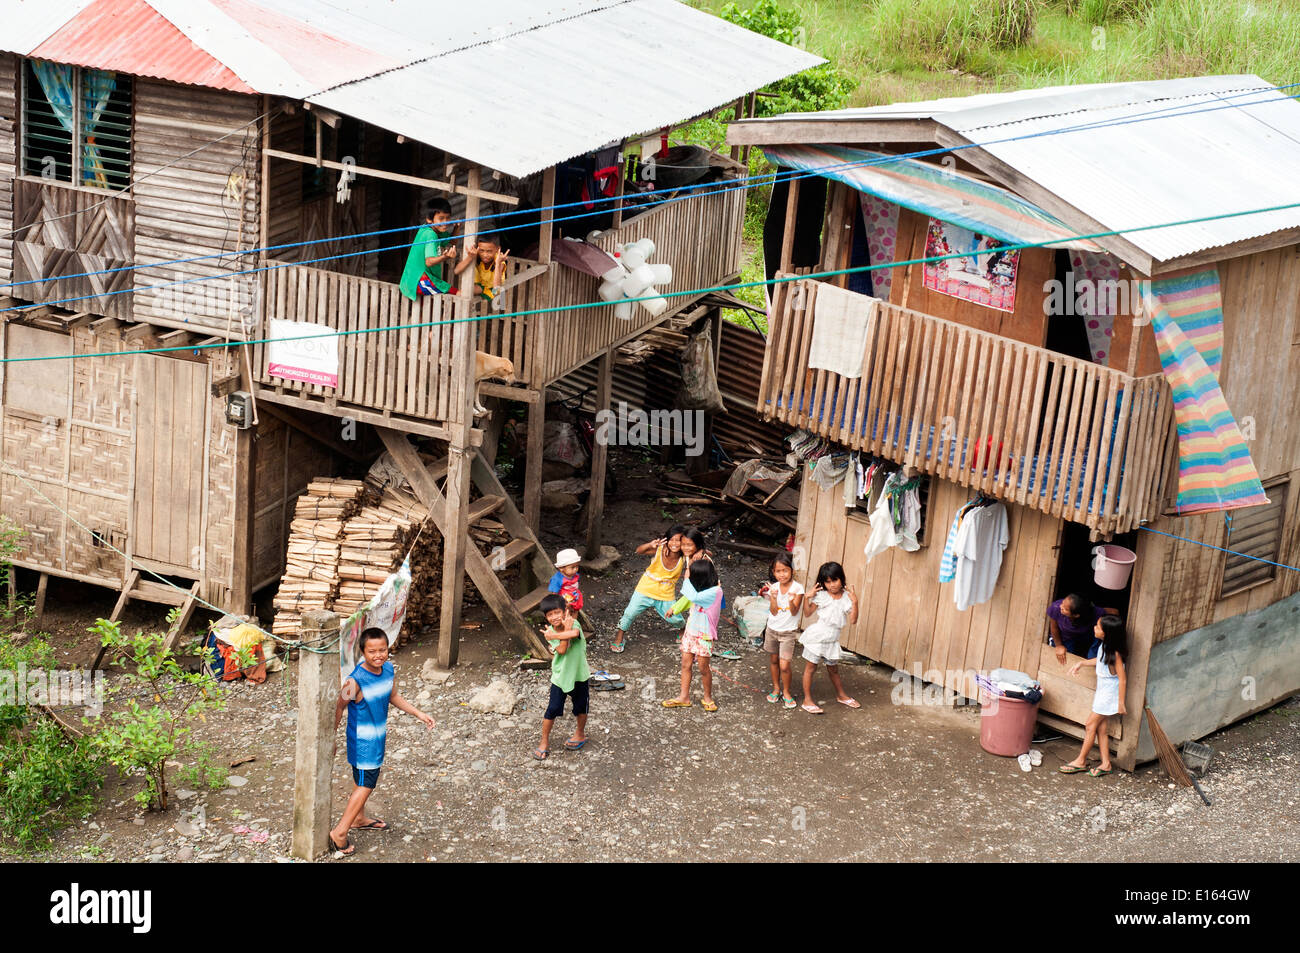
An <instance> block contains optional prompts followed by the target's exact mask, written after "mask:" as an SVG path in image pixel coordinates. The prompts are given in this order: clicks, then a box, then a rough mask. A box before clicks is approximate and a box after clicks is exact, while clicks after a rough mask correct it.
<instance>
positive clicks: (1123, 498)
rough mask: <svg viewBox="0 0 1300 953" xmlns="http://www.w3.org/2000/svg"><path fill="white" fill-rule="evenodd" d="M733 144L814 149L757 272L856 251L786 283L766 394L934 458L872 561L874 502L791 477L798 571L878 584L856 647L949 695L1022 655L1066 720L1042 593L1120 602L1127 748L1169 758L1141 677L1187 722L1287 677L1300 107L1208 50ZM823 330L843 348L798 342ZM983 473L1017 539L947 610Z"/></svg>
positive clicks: (1122, 743) (778, 202) (1299, 653)
mask: <svg viewBox="0 0 1300 953" xmlns="http://www.w3.org/2000/svg"><path fill="white" fill-rule="evenodd" d="M729 141H730V142H732V143H735V144H744V145H750V146H759V147H762V148H763V149H764V150H766V152H767V154H768V156H769V157H770V158H771V159H772V160H773V161H774V162H776V163H777V164H778V165H780V166H782V167H784V168H786V169H788V170H790V172H791V174H792V175H800V176H801V177H798V178H790V179H789V180H788V182H786V183H783V184H781V185H779V186H778V188H777V191H776V194H775V195H774V197H773V201H772V205H771V211H770V213H769V219H768V234H767V245H766V248H767V251H768V267H769V270H770V271H771V272H772V273H773V274H774V275H778V276H780V277H783V278H784V277H788V276H795V275H798V274H800V273H804V274H814V275H816V274H817V273H822V272H844V271H847V272H848V273H836V274H830V275H823V276H822V277H813V278H808V279H797V280H792V281H788V282H782V283H779V284H777V285H776V286H774V287H773V289H772V296H771V306H770V321H769V325H770V326H769V335H768V341H767V355H766V361H765V364H764V370H763V380H762V385H761V393H760V396H759V402H758V409H759V411H760V413H762V414H764V415H765V416H766V417H767V418H768V419H771V420H772V421H774V422H780V423H783V424H785V425H786V426H787V427H789V428H791V429H794V428H802V429H803V430H806V431H809V432H810V433H811V434H813V435H817V436H820V437H822V438H823V439H824V440H825V441H827V443H828V445H829V447H828V449H830V450H831V451H836V450H839V451H853V452H857V453H858V454H859V455H860V457H859V459H860V460H862V461H864V462H868V463H869V462H870V461H872V460H878V461H880V462H882V463H883V465H884V466H885V467H886V468H896V467H905V468H910V472H909V473H906V474H905V476H907V475H911V473H915V474H916V475H919V476H920V478H921V484H920V500H921V503H922V509H923V513H922V533H921V538H920V542H921V545H920V547H919V548H918V549H916V550H915V551H904V550H903V549H901V548H898V547H895V548H892V549H889V550H887V551H885V552H883V553H881V554H879V555H876V556H874V558H872V559H870V560H867V559H866V558H865V555H864V548H865V544H866V541H867V539H868V537H869V535H870V532H871V524H870V522H869V521H868V513H867V511H866V509H865V508H864V507H863V504H862V502H861V501H860V500H856V499H851V500H850V502H849V503H848V504H846V502H845V495H844V493H842V492H841V486H834V487H832V488H830V489H822V488H821V487H819V485H818V482H817V481H816V480H811V479H809V480H805V481H804V484H803V486H804V489H803V491H802V500H801V507H800V513H799V529H798V534H797V542H798V545H799V546H800V547H802V548H801V550H800V552H801V553H802V554H803V555H804V570H803V571H804V572H805V573H806V574H807V575H808V579H807V582H809V583H811V581H812V578H811V576H812V574H813V573H815V572H816V569H817V566H818V565H819V564H820V563H822V562H823V561H826V560H836V561H838V562H841V563H842V564H843V565H844V566H845V568H846V570H847V571H848V574H849V580H850V582H851V583H853V584H854V585H856V586H857V589H858V591H859V593H860V594H861V596H862V613H861V617H860V620H859V622H858V623H857V625H856V626H854V627H851V629H849V630H846V633H847V635H846V646H847V647H848V648H851V649H853V650H854V651H857V652H859V653H861V654H864V655H866V656H869V657H871V658H873V659H877V660H880V661H882V662H885V663H888V664H890V665H893V666H895V667H896V668H897V669H899V670H903V671H906V672H908V673H910V674H913V675H915V676H916V677H919V678H924V679H925V680H926V681H929V682H933V683H939V684H942V685H943V686H944V687H945V688H946V689H947V690H949V692H950V693H951V694H950V695H949V697H950V698H953V697H965V698H975V697H977V685H976V675H977V673H980V672H988V671H989V670H991V669H994V668H997V667H1005V668H1011V669H1018V670H1022V671H1025V672H1027V673H1029V674H1030V675H1032V676H1034V677H1035V678H1037V679H1039V680H1040V681H1041V682H1042V684H1043V686H1044V692H1045V695H1044V699H1043V702H1042V709H1041V711H1042V713H1043V720H1044V721H1046V722H1047V723H1049V724H1051V725H1054V726H1056V727H1057V728H1059V729H1061V730H1065V731H1067V732H1070V733H1072V734H1074V735H1076V736H1079V735H1080V731H1081V728H1080V726H1081V725H1082V723H1083V722H1084V720H1085V719H1086V718H1087V716H1088V714H1089V712H1090V710H1091V703H1092V695H1093V687H1094V670H1093V668H1092V667H1091V666H1090V665H1089V666H1086V667H1084V668H1083V669H1082V670H1081V671H1080V672H1079V673H1078V674H1077V675H1075V676H1071V675H1069V673H1068V670H1069V667H1070V665H1071V664H1072V663H1073V662H1075V661H1078V658H1076V657H1073V656H1072V657H1070V658H1068V659H1067V662H1066V664H1064V665H1063V664H1061V663H1060V662H1058V660H1057V658H1056V655H1055V653H1054V650H1053V649H1052V648H1051V647H1050V646H1049V645H1048V644H1047V636H1048V633H1049V628H1048V620H1047V618H1046V612H1045V610H1046V609H1047V607H1048V605H1049V603H1051V602H1052V601H1053V600H1054V599H1056V598H1059V597H1061V596H1063V595H1065V594H1067V593H1072V592H1077V593H1079V594H1080V595H1083V596H1085V597H1089V598H1091V599H1093V600H1094V601H1095V603H1096V604H1097V605H1099V606H1106V607H1111V608H1117V609H1119V610H1120V612H1121V614H1122V615H1123V616H1124V618H1125V619H1126V621H1127V625H1128V634H1129V639H1130V657H1129V659H1128V694H1127V696H1126V707H1127V714H1126V715H1125V716H1124V717H1123V718H1122V719H1119V718H1117V719H1112V725H1113V729H1112V734H1113V745H1114V747H1115V749H1116V750H1117V752H1118V759H1119V763H1120V764H1121V765H1123V766H1126V767H1129V768H1131V767H1132V766H1133V765H1134V764H1135V763H1137V762H1139V761H1143V760H1149V759H1150V758H1152V757H1153V756H1154V753H1153V748H1152V745H1151V741H1150V735H1149V732H1148V730H1147V728H1146V727H1145V725H1146V722H1145V721H1144V720H1143V718H1142V712H1143V702H1144V700H1145V701H1146V702H1147V703H1149V704H1150V706H1151V708H1152V710H1153V711H1154V712H1155V713H1156V716H1157V718H1158V719H1159V720H1160V722H1161V725H1162V726H1163V728H1164V729H1165V730H1166V732H1167V733H1168V734H1169V735H1170V736H1171V738H1172V739H1173V740H1174V741H1175V742H1182V741H1186V740H1191V739H1195V738H1199V737H1202V736H1204V735H1206V734H1208V733H1209V732H1211V731H1213V730H1215V729H1217V728H1219V727H1222V726H1223V725H1226V724H1228V723H1230V722H1232V721H1234V720H1236V719H1239V718H1242V717H1244V716H1246V715H1248V714H1250V713H1252V712H1254V711H1258V710H1260V709H1262V708H1264V707H1266V706H1268V705H1270V704H1273V703H1274V702H1276V701H1277V700H1279V699H1281V698H1284V697H1286V696H1288V695H1290V694H1292V693H1294V692H1296V691H1297V690H1300V621H1298V620H1300V572H1297V571H1296V569H1295V567H1296V566H1297V565H1298V564H1300V504H1298V503H1297V496H1298V495H1300V493H1298V492H1297V486H1296V485H1295V481H1296V480H1297V478H1298V477H1300V472H1298V471H1300V426H1298V425H1297V424H1296V423H1295V421H1294V420H1293V419H1292V418H1293V415H1292V414H1290V413H1289V410H1290V409H1291V408H1293V407H1295V406H1297V405H1298V404H1300V391H1298V390H1297V388H1298V387H1300V384H1298V383H1297V382H1298V381H1300V374H1298V373H1297V372H1298V371H1300V364H1298V363H1297V362H1300V246H1298V245H1297V244H1296V243H1297V241H1298V240H1300V207H1297V206H1300V186H1297V184H1296V179H1295V177H1294V176H1293V175H1291V174H1290V172H1289V171H1287V170H1294V169H1295V168H1296V167H1297V163H1300V149H1298V147H1297V145H1296V143H1297V142H1300V105H1298V104H1296V103H1295V102H1294V101H1293V100H1291V99H1289V98H1288V97H1286V96H1284V95H1282V94H1280V93H1278V92H1276V91H1273V90H1270V84H1268V83H1267V82H1265V81H1263V80H1260V79H1259V78H1258V77H1253V76H1226V77H1225V76H1218V77H1204V78H1198V79H1188V80H1171V81H1164V82H1155V83H1126V84H1115V85H1107V86H1096V87H1089V86H1084V87H1067V88H1058V89H1046V90H1033V91H1026V92H1021V93H1005V94H996V95H982V96H973V97H970V98H968V99H953V100H941V101H936V102H928V103H912V104H898V105H894V106H884V107H878V108H872V109H863V110H846V111H840V112H832V113H819V114H806V115H787V116H781V117H775V118H772V119H767V120H747V121H742V122H739V123H736V124H733V125H732V126H731V128H730V131H729ZM905 153H907V154H910V155H911V158H908V159H900V158H899V157H900V156H901V155H902V154H905ZM1279 206H1281V207H1280V208H1279ZM1259 209H1270V210H1271V211H1262V212H1254V213H1253V214H1248V215H1241V214H1237V213H1241V212H1247V211H1251V210H1259ZM1179 222H1181V223H1183V224H1174V225H1171V224H1170V223H1179ZM1026 244H1032V245H1034V246H1035V247H1020V246H1022V245H1026ZM885 263H900V264H893V266H892V267H885V268H877V269H871V268H869V267H868V266H872V265H884V264H885ZM854 268H857V269H859V270H857V271H852V269H854ZM1098 294H1101V295H1102V296H1103V298H1104V297H1105V296H1107V295H1109V300H1108V301H1106V303H1101V302H1102V298H1097V297H1096V295H1098ZM846 315H847V319H846ZM837 321H838V322H839V324H838V325H836V324H835V322H837ZM819 326H821V328H822V331H821V333H823V334H824V333H834V331H833V329H835V328H836V327H839V328H840V329H841V331H842V332H843V333H844V334H845V338H844V339H845V340H847V341H851V342H852V343H851V344H848V345H847V347H849V349H850V350H851V351H852V354H853V355H854V356H855V360H854V361H853V362H851V363H852V366H851V367H848V368H841V369H839V370H828V369H825V364H824V363H823V364H821V365H820V366H818V363H817V361H818V359H816V358H811V357H810V354H811V353H812V352H816V350H817V340H816V339H817V336H818V333H819V331H818V328H819ZM859 351H860V352H861V356H862V363H861V366H860V368H859V367H858V366H857V364H856V355H857V354H858V353H859ZM1171 385H1172V387H1173V390H1172V391H1171ZM1175 398H1177V399H1175ZM814 467H815V465H814ZM833 470H834V467H833V466H832V468H831V471H830V472H833ZM1261 480H1262V492H1261ZM979 496H983V497H984V498H985V499H988V500H995V501H997V502H998V503H1000V504H1001V505H1004V506H1005V508H1006V513H1007V520H1008V528H1009V534H1008V535H1009V542H1008V544H1007V545H1006V548H1005V550H1004V551H1003V553H1002V558H1001V563H1000V569H999V571H998V573H997V576H996V587H995V589H994V590H993V592H992V596H991V598H989V599H988V600H987V601H986V602H983V603H982V604H979V605H975V606H973V607H971V608H968V609H966V610H965V611H959V609H958V608H957V604H956V599H955V598H954V592H953V585H952V584H951V583H940V582H939V578H940V572H941V568H942V567H941V561H942V557H943V553H944V550H945V543H946V540H947V537H948V535H949V531H950V528H951V527H952V526H953V523H954V519H955V517H956V515H957V514H958V511H959V509H960V508H961V507H962V506H963V505H964V504H966V503H967V502H968V501H970V500H972V499H975V498H977V497H979ZM1105 543H1109V544H1111V545H1117V546H1121V547H1124V548H1126V549H1128V550H1130V551H1132V552H1134V553H1135V554H1136V562H1135V563H1134V564H1133V566H1132V572H1131V577H1130V578H1129V580H1128V582H1127V583H1126V584H1125V585H1124V588H1123V589H1120V590H1115V589H1109V588H1102V587H1100V586H1098V585H1096V582H1095V580H1094V570H1093V568H1092V561H1093V560H1094V559H1095V554H1094V549H1095V548H1096V547H1097V546H1099V545H1102V544H1105ZM1109 552H1110V553H1111V554H1114V555H1119V554H1118V553H1117V551H1114V550H1112V551H1109ZM1103 555H1104V554H1103Z"/></svg>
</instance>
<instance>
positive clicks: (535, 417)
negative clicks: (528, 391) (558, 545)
mask: <svg viewBox="0 0 1300 953" xmlns="http://www.w3.org/2000/svg"><path fill="white" fill-rule="evenodd" d="M545 430H546V389H545V388H542V390H540V391H538V392H537V393H536V394H534V395H532V396H530V397H529V398H528V446H527V448H526V449H525V451H524V459H525V462H526V465H525V469H524V522H525V523H527V524H528V527H529V529H531V530H532V531H533V532H534V533H538V532H540V530H541V522H542V453H543V440H542V438H543V437H544V436H545Z"/></svg>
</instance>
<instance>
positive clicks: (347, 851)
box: [325, 834, 357, 857]
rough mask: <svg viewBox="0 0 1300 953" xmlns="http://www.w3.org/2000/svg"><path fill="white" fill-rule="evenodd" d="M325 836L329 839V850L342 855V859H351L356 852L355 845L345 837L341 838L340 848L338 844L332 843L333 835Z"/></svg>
mask: <svg viewBox="0 0 1300 953" xmlns="http://www.w3.org/2000/svg"><path fill="white" fill-rule="evenodd" d="M325 836H326V837H328V838H329V841H330V848H331V849H332V850H334V851H337V852H338V853H340V854H342V855H343V856H344V857H351V856H352V855H353V854H355V853H356V852H357V848H356V845H355V844H353V843H352V841H350V840H349V839H348V838H346V837H345V838H343V846H341V847H340V846H339V845H338V844H336V843H334V837H333V835H331V834H326V835H325Z"/></svg>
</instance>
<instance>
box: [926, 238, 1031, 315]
mask: <svg viewBox="0 0 1300 953" xmlns="http://www.w3.org/2000/svg"><path fill="white" fill-rule="evenodd" d="M1004 244H1005V243H1004V242H1001V241H999V240H998V239H996V238H990V237H989V236H988V235H981V234H980V233H979V232H972V231H970V230H969V229H965V228H962V227H961V226H960V225H953V224H950V223H949V222H941V221H939V220H938V219H934V218H932V219H930V227H929V229H928V230H927V232H926V238H925V254H926V257H927V258H928V257H930V256H932V255H955V256H957V257H954V258H946V259H944V260H943V261H935V262H930V263H929V264H927V265H925V274H924V281H923V283H924V285H925V287H927V288H929V289H930V290H931V291H937V292H939V293H940V294H946V295H951V296H952V297H954V298H960V299H961V300H963V301H970V302H973V303H975V304H981V305H984V307H986V308H995V309H996V310H998V311H1014V310H1015V309H1016V268H1017V267H1018V266H1019V264H1020V250H1019V249H1016V250H1014V251H999V249H1000V248H1002V246H1003V245H1004Z"/></svg>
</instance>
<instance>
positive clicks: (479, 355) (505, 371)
mask: <svg viewBox="0 0 1300 953" xmlns="http://www.w3.org/2000/svg"><path fill="white" fill-rule="evenodd" d="M492 379H495V380H499V381H502V382H503V383H506V384H517V383H519V378H517V377H515V365H514V362H513V361H511V360H510V359H509V358H505V357H496V356H495V355H492V354H488V353H487V352H486V351H475V352H474V384H475V387H474V413H475V414H485V413H487V408H486V407H484V406H483V405H482V404H481V403H480V402H479V396H478V383H479V382H480V381H485V380H492Z"/></svg>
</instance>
